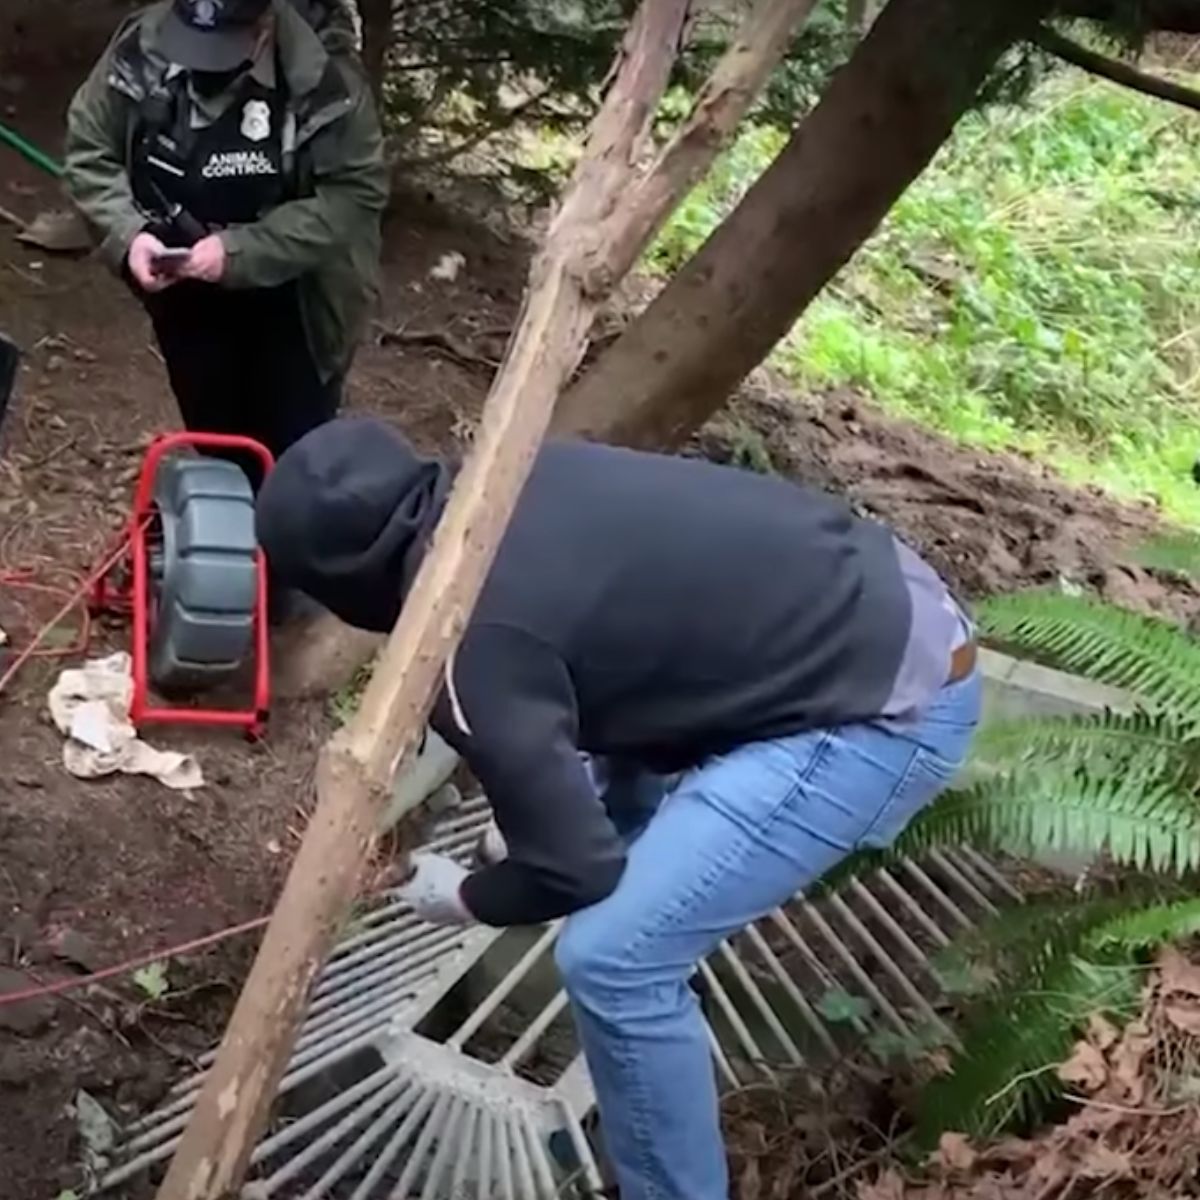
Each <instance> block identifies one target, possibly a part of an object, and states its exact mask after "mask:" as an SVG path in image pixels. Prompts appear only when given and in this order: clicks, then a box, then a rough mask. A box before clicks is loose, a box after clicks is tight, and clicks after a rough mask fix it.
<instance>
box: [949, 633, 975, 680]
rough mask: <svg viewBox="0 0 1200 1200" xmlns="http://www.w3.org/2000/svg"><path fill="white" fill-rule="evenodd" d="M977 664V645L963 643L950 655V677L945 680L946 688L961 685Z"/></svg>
mask: <svg viewBox="0 0 1200 1200" xmlns="http://www.w3.org/2000/svg"><path fill="white" fill-rule="evenodd" d="M978 662H979V646H978V644H977V643H976V642H973V641H971V642H964V643H963V645H961V646H959V648H958V649H957V650H955V651H954V652H953V653H952V654H951V655H950V675H949V677H948V678H947V680H946V686H947V687H949V686H950V685H951V684H952V683H961V682H962V681H963V680H964V679H966V677H967V676H968V675H970V674H971V672H972V671H974V670H975V667H976V664H977V663H978Z"/></svg>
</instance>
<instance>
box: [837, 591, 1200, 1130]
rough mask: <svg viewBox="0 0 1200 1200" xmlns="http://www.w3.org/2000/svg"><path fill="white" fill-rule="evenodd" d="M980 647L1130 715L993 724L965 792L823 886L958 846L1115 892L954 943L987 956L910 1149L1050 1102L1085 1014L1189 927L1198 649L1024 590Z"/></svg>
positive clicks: (1196, 839) (1126, 619) (1199, 852)
mask: <svg viewBox="0 0 1200 1200" xmlns="http://www.w3.org/2000/svg"><path fill="white" fill-rule="evenodd" d="M979 617H980V624H981V628H982V630H983V632H984V634H985V635H986V636H987V637H988V638H989V640H991V641H992V642H993V643H995V644H998V645H999V646H1001V647H1003V648H1006V649H1011V650H1013V651H1015V652H1017V653H1020V654H1023V655H1025V656H1026V657H1032V658H1034V659H1037V660H1039V661H1041V662H1043V663H1045V664H1047V665H1050V666H1056V667H1061V668H1063V669H1065V670H1070V671H1074V672H1076V673H1078V674H1081V675H1084V676H1087V677H1089V678H1091V679H1094V680H1097V681H1100V682H1104V683H1108V684H1112V685H1114V686H1117V687H1121V688H1124V689H1127V690H1128V691H1129V692H1131V693H1132V695H1133V697H1134V701H1135V703H1134V705H1133V706H1132V710H1131V711H1129V712H1119V713H1118V712H1105V713H1102V714H1099V715H1095V716H1073V717H1058V718H1046V717H1040V718H1029V719H1018V720H1008V721H1000V722H997V723H994V724H991V725H989V726H985V728H984V729H983V730H982V731H981V733H980V735H979V737H978V739H977V744H976V747H975V750H974V757H973V764H974V770H973V772H972V776H973V778H972V781H971V782H969V783H967V784H966V785H964V786H962V787H960V788H956V789H952V790H950V791H948V792H947V793H945V794H944V795H943V796H942V797H941V798H940V799H939V800H938V801H937V802H936V803H935V804H933V805H932V806H931V807H930V808H929V809H928V810H926V812H924V813H923V814H922V815H921V816H920V817H918V818H917V819H916V820H915V821H914V822H913V823H912V824H911V825H910V826H909V828H908V829H907V830H906V831H905V832H904V834H903V835H902V836H901V837H900V839H899V841H898V842H897V843H896V844H895V845H894V846H892V847H891V848H890V849H889V850H888V851H886V852H876V853H871V854H869V855H859V856H855V857H854V858H853V859H851V860H849V861H848V862H847V863H846V864H844V865H843V867H842V869H841V870H840V871H839V872H838V873H837V875H836V877H834V878H831V879H828V880H826V881H825V882H824V885H823V886H824V887H825V888H838V887H840V886H842V884H843V883H844V881H845V879H846V878H847V877H848V876H852V875H857V874H860V873H862V872H863V871H866V870H869V869H871V868H873V867H875V866H879V865H884V864H885V863H886V862H887V861H890V860H892V859H896V858H902V857H913V856H917V857H919V856H921V855H923V854H926V853H928V852H929V851H932V850H935V849H938V848H940V847H950V846H955V845H962V844H969V845H971V846H973V847H975V848H976V849H979V850H983V851H991V852H993V853H1007V854H1015V855H1020V856H1036V855H1038V854H1040V853H1044V852H1049V851H1053V852H1067V853H1070V854H1073V855H1077V856H1079V857H1082V858H1084V859H1086V860H1088V861H1090V860H1092V859H1093V858H1096V857H1098V856H1101V855H1104V856H1106V857H1107V859H1108V860H1109V861H1110V862H1112V863H1113V864H1114V865H1117V866H1119V867H1123V868H1126V869H1127V872H1126V874H1125V875H1124V876H1122V879H1123V882H1122V883H1120V884H1119V885H1118V887H1117V889H1116V893H1115V894H1114V895H1108V896H1103V897H1099V896H1087V895H1084V896H1076V897H1073V898H1072V899H1071V901H1070V902H1054V901H1050V902H1044V903H1037V904H1028V905H1024V906H1022V907H1021V908H1019V909H1016V910H1012V911H1009V912H1006V913H1002V914H1000V915H999V916H998V917H997V918H995V919H994V920H993V921H992V922H991V924H990V925H989V926H988V927H986V928H985V929H984V930H983V931H982V932H981V933H980V934H978V935H977V936H976V937H975V938H974V939H973V941H972V942H970V943H968V944H966V945H963V946H960V947H958V950H959V951H960V952H963V953H967V954H969V955H972V956H975V957H977V958H980V959H982V960H983V961H985V962H986V964H987V967H988V976H989V978H990V983H989V985H988V986H987V987H986V988H985V989H984V990H983V992H982V994H981V995H978V996H976V997H975V998H974V999H973V1000H972V1002H971V1003H970V1005H969V1006H968V1009H967V1012H966V1015H965V1018H964V1022H963V1028H962V1030H961V1042H960V1046H959V1048H958V1050H957V1051H956V1053H955V1055H954V1058H953V1060H952V1064H951V1071H950V1073H949V1074H948V1075H945V1076H942V1077H939V1078H937V1079H935V1080H934V1081H933V1082H932V1083H930V1084H928V1085H927V1086H926V1088H925V1089H924V1092H923V1094H922V1097H921V1104H920V1111H919V1113H918V1120H917V1132H918V1135H919V1139H920V1141H921V1142H922V1143H924V1144H926V1145H931V1144H933V1143H935V1142H936V1140H937V1138H938V1136H939V1135H940V1134H941V1133H942V1132H945V1131H947V1130H956V1131H964V1132H968V1133H973V1134H983V1135H986V1134H993V1133H996V1132H998V1131H1000V1130H1002V1129H1005V1128H1010V1127H1012V1126H1013V1125H1014V1124H1016V1123H1019V1122H1022V1121H1029V1120H1030V1119H1031V1118H1032V1117H1034V1116H1035V1115H1036V1114H1037V1113H1038V1112H1040V1111H1043V1108H1044V1106H1045V1104H1046V1103H1047V1102H1049V1101H1051V1100H1052V1099H1053V1098H1054V1096H1055V1095H1056V1094H1057V1091H1058V1086H1059V1085H1058V1077H1057V1074H1056V1073H1055V1070H1054V1067H1055V1066H1056V1065H1057V1064H1058V1063H1059V1062H1061V1061H1062V1060H1063V1059H1064V1058H1065V1057H1066V1056H1067V1053H1068V1052H1069V1049H1070V1046H1071V1042H1072V1039H1073V1037H1074V1033H1075V1031H1076V1029H1077V1028H1078V1026H1079V1024H1080V1022H1081V1021H1082V1020H1083V1019H1084V1018H1085V1017H1086V1016H1087V1015H1088V1013H1090V1012H1095V1011H1098V1010H1108V1011H1112V1012H1117V1013H1120V1012H1121V1011H1122V1010H1123V1009H1124V1008H1125V1007H1126V1005H1128V1004H1130V1003H1131V1002H1132V1001H1133V999H1134V998H1135V997H1136V994H1137V987H1138V981H1139V978H1140V971H1141V970H1142V969H1143V967H1144V964H1145V963H1146V961H1148V958H1149V954H1150V952H1151V951H1152V950H1153V949H1154V948H1155V947H1157V946H1158V945H1160V944H1161V943H1163V942H1165V941H1169V940H1173V939H1176V938H1180V937H1184V936H1190V935H1191V934H1194V933H1197V932H1200V897H1198V896H1196V895H1195V894H1194V891H1191V890H1189V888H1188V879H1187V877H1188V876H1189V875H1190V874H1191V873H1193V872H1196V871H1198V870H1200V645H1197V644H1196V643H1195V642H1194V641H1193V640H1192V639H1191V637H1189V636H1188V634H1187V633H1185V632H1184V631H1183V630H1181V629H1179V628H1177V627H1176V626H1174V625H1171V624H1169V623H1167V622H1165V621H1159V620H1155V619H1153V618H1149V617H1144V616H1140V615H1138V614H1135V613H1130V612H1126V611H1123V610H1121V609H1117V608H1113V607H1111V606H1108V605H1105V604H1101V603H1099V602H1096V601H1090V600H1087V599H1083V598H1080V597H1073V596H1066V595H1057V594H1049V593H1041V592H1031V593H1024V594H1018V595H1013V596H1005V597H998V598H995V599H993V600H990V601H988V602H986V603H985V604H984V605H983V606H982V608H981V611H980V614H979Z"/></svg>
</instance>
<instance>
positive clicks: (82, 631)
mask: <svg viewBox="0 0 1200 1200" xmlns="http://www.w3.org/2000/svg"><path fill="white" fill-rule="evenodd" d="M0 587H8V588H19V589H23V590H25V591H29V592H40V593H42V595H45V596H57V597H58V598H59V599H62V598H63V597H64V596H66V597H68V598H69V599H70V600H71V601H72V602H73V604H74V603H78V599H77V597H76V595H75V593H74V592H70V591H68V590H67V589H66V588H64V587H54V586H52V585H50V584H47V583H39V582H38V581H37V577H36V576H35V575H34V573H33V571H32V570H31V569H29V568H27V567H26V568H21V569H18V570H15V571H0ZM80 613H81V620H80V623H79V633H78V634H77V635H76V638H75V640H74V641H73V642H72V643H71V644H70V645H69V646H51V647H49V648H48V649H35V650H34V652H33V654H31V655H30V657H31V658H73V657H75V656H77V655H80V654H86V653H87V649H88V646H89V645H90V644H91V640H92V614H91V613H90V612H89V611H88V607H87V605H86V604H84V605H83V606H82V608H81V609H80ZM47 632H48V631H47Z"/></svg>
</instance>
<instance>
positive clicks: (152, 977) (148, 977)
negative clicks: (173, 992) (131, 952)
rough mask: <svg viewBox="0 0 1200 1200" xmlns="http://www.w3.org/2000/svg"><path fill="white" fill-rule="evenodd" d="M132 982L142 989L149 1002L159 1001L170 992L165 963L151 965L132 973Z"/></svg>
mask: <svg viewBox="0 0 1200 1200" xmlns="http://www.w3.org/2000/svg"><path fill="white" fill-rule="evenodd" d="M133 982H134V983H136V984H137V985H138V987H140V988H141V989H142V991H143V992H145V993H146V995H147V996H148V997H149V998H150V999H151V1000H161V999H162V998H163V997H164V996H165V995H166V994H167V992H168V991H169V990H170V984H169V983H168V982H167V964H166V963H165V962H155V963H151V964H150V965H149V966H148V967H143V968H142V969H141V970H140V971H135V972H134V973H133Z"/></svg>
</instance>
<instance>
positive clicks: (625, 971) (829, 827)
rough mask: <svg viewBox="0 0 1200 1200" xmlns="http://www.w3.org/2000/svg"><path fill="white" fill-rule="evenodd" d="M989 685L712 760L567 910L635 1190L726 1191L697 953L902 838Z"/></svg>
mask: <svg viewBox="0 0 1200 1200" xmlns="http://www.w3.org/2000/svg"><path fill="white" fill-rule="evenodd" d="M981 695H982V682H981V679H980V676H979V673H978V672H976V673H975V674H973V675H972V676H970V677H969V678H967V679H965V680H963V681H962V682H960V683H956V684H952V685H950V686H948V687H945V688H943V689H942V691H941V692H940V693H939V694H938V696H937V698H936V699H935V701H934V702H933V704H932V705H931V706H930V707H929V708H928V709H927V710H926V711H925V712H924V714H922V716H921V717H920V719H918V720H915V721H913V722H911V723H909V724H906V725H901V724H898V723H894V722H879V723H872V724H858V725H847V726H843V727H841V728H838V729H824V730H815V731H812V732H808V733H803V734H797V735H795V736H792V737H785V738H779V739H777V740H775V741H770V742H759V743H755V744H751V745H747V746H742V747H740V748H738V749H736V750H733V751H731V752H730V753H729V754H726V755H723V756H722V757H719V758H715V759H712V760H710V761H708V762H705V763H704V764H702V765H701V766H699V767H697V768H696V769H695V770H692V771H690V772H688V773H687V774H685V775H684V776H683V777H682V779H681V780H680V782H679V784H678V786H676V787H675V789H674V790H673V791H672V792H670V794H669V795H667V797H666V798H665V799H664V800H663V802H662V804H661V806H660V807H659V809H658V811H657V813H655V814H654V816H653V818H652V819H651V820H650V821H649V823H648V824H647V825H646V826H645V829H644V830H643V831H642V832H641V834H640V836H638V837H637V838H636V840H634V841H633V842H632V844H631V846H630V850H629V860H628V865H627V866H626V869H625V874H624V876H623V877H622V879H621V882H620V884H619V886H618V887H617V889H616V891H615V892H613V894H612V895H611V896H609V897H608V898H607V899H605V900H603V901H601V902H600V903H599V904H596V905H594V906H593V907H591V908H588V909H585V910H583V911H582V912H578V913H576V914H574V915H573V916H572V917H571V918H570V919H569V920H568V921H567V923H566V924H565V926H564V927H563V932H562V934H561V936H560V938H559V941H558V948H557V959H558V967H559V971H560V972H561V974H562V977H563V981H564V983H565V985H566V989H567V992H568V995H569V996H570V998H571V1003H572V1008H573V1010H574V1014H575V1021H576V1024H577V1026H578V1029H579V1034H580V1038H581V1041H582V1043H583V1049H584V1052H585V1054H586V1056H587V1061H588V1067H589V1069H590V1071H591V1075H592V1080H593V1083H594V1084H595V1088H596V1096H597V1101H598V1103H599V1107H600V1119H601V1122H602V1124H603V1128H604V1140H605V1145H606V1147H607V1149H608V1153H609V1156H610V1158H611V1159H612V1162H613V1165H614V1168H615V1170H616V1174H617V1182H618V1184H619V1187H620V1193H621V1200H727V1198H728V1195H729V1190H728V1178H727V1171H726V1164H725V1152H724V1147H723V1145H722V1141H721V1132H720V1123H719V1113H718V1106H717V1088H716V1078H715V1072H714V1067H713V1061H712V1056H711V1052H710V1049H709V1044H708V1038H707V1033H706V1029H705V1024H704V1019H703V1016H702V1015H701V1011H700V1007H699V1001H698V998H697V996H696V994H695V992H694V991H693V990H692V989H691V987H689V986H688V981H689V979H690V978H691V976H692V974H693V972H694V971H695V968H696V965H697V964H698V962H699V961H700V960H701V959H703V958H705V957H706V956H707V955H709V954H710V953H711V952H712V951H713V950H715V949H716V947H717V946H718V945H719V943H720V942H721V941H722V939H724V938H725V937H727V936H729V935H731V934H733V933H735V932H736V931H737V930H739V929H741V928H742V927H743V926H745V925H747V924H749V923H750V922H751V921H753V920H756V919H757V918H758V917H761V916H763V915H764V914H766V913H769V912H770V911H771V910H772V909H774V908H776V907H778V906H779V905H780V904H783V903H784V902H785V901H787V900H788V899H789V898H791V897H792V896H793V895H794V894H795V893H796V892H798V891H802V890H803V889H804V888H806V887H808V886H809V885H810V884H812V883H813V882H814V881H815V880H817V879H818V878H820V876H821V875H823V874H824V873H825V872H826V871H828V870H829V869H830V868H831V867H833V866H835V865H836V864H837V863H838V862H839V861H840V860H841V859H843V858H844V857H845V856H846V855H847V854H849V853H850V852H851V851H853V850H857V849H860V848H866V847H879V846H886V845H888V844H890V843H891V842H892V841H893V840H894V839H895V838H896V836H897V835H898V834H899V833H900V832H901V830H903V829H904V827H905V826H906V825H907V824H908V822H909V821H910V820H911V819H912V818H913V817H914V816H915V815H916V814H917V813H918V812H920V811H921V810H922V809H923V808H925V806H926V805H928V804H929V803H930V801H931V800H933V798H934V797H935V796H936V795H937V794H938V792H940V791H941V790H942V789H943V788H944V787H945V786H946V785H947V784H948V783H949V782H950V780H951V778H952V777H953V776H954V775H955V773H956V772H957V771H958V768H959V767H960V766H961V764H962V762H963V759H964V758H965V756H966V753H967V749H968V747H969V744H970V741H971V735H972V734H973V732H974V730H975V726H976V724H977V722H978V720H979V710H980V702H981Z"/></svg>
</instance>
